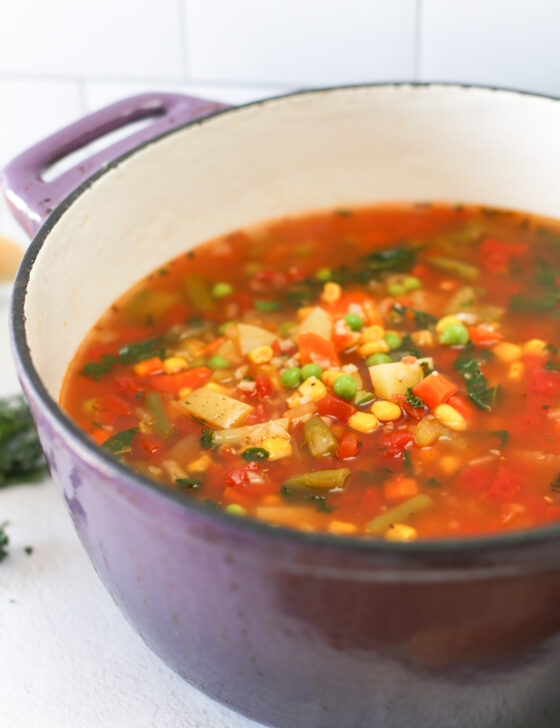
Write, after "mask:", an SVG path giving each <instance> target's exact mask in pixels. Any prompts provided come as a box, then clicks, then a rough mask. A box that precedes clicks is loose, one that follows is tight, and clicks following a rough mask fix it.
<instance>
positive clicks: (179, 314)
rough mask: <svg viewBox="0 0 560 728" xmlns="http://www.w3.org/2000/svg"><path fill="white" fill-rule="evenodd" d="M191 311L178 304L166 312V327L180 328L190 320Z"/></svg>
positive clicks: (182, 304)
mask: <svg viewBox="0 0 560 728" xmlns="http://www.w3.org/2000/svg"><path fill="white" fill-rule="evenodd" d="M190 312H191V309H190V308H189V307H188V306H186V305H185V304H184V303H176V304H175V305H174V306H170V307H169V308H168V309H167V311H166V312H165V326H167V327H169V326H180V325H181V324H184V323H185V321H186V320H187V319H188V318H189V314H190Z"/></svg>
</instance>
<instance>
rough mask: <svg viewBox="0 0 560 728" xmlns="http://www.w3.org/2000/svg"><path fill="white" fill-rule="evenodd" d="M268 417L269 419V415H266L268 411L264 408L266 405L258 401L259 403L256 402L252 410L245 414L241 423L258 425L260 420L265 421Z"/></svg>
mask: <svg viewBox="0 0 560 728" xmlns="http://www.w3.org/2000/svg"><path fill="white" fill-rule="evenodd" d="M268 419H269V416H268V412H267V409H266V405H265V404H264V403H263V402H259V404H257V405H256V406H255V407H253V411H252V412H250V413H249V414H248V415H247V417H246V418H245V420H244V422H243V424H244V425H258V424H260V423H261V422H266V421H267V420H268Z"/></svg>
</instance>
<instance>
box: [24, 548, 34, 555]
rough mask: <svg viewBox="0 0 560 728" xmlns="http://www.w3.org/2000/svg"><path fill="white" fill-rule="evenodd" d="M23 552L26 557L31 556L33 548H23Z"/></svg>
mask: <svg viewBox="0 0 560 728" xmlns="http://www.w3.org/2000/svg"><path fill="white" fill-rule="evenodd" d="M23 550H24V552H25V553H26V554H27V556H31V554H32V553H33V546H24V548H23Z"/></svg>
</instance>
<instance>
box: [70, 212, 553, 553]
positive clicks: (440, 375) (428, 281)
mask: <svg viewBox="0 0 560 728" xmlns="http://www.w3.org/2000/svg"><path fill="white" fill-rule="evenodd" d="M559 323H560V227H559V226H558V225H556V224H555V223H553V222H551V221H544V220H540V219H538V218H535V217H529V216H527V215H523V214H520V213H516V212H508V211H502V210H495V209H488V208H482V207H468V206H462V205H455V206H451V205H443V204H418V205H407V206H404V205H403V206H400V205H399V206H396V205H391V206H389V205H383V206H381V205H377V206H370V207H364V208H356V209H347V210H346V209H338V210H331V211H327V212H321V213H315V214H308V215H304V216H300V217H295V218H287V219H282V220H276V221H273V222H270V223H268V224H265V225H260V226H258V227H254V228H251V229H247V230H241V231H236V232H234V233H232V234H230V235H225V236H223V237H220V238H219V239H216V240H212V241H210V242H208V243H205V244H204V245H201V246H199V247H197V248H196V249H195V250H192V251H190V252H188V253H186V254H184V255H182V256H180V257H178V258H176V259H175V260H173V261H171V262H169V263H167V264H166V265H165V266H164V267H162V268H160V269H159V270H156V271H154V272H153V273H152V274H151V275H149V276H148V277H147V278H145V279H144V280H142V281H141V282H140V283H139V284H137V285H136V286H135V287H134V288H133V289H132V290H131V291H129V292H128V293H126V294H125V295H124V296H123V297H122V298H121V299H120V300H119V301H117V302H116V303H115V305H113V306H112V307H111V308H110V310H109V311H107V312H106V313H105V314H104V316H103V317H102V318H101V320H100V321H99V322H98V323H97V325H96V326H95V327H94V329H93V330H92V331H91V332H90V334H89V335H88V336H87V338H86V340H85V342H84V343H83V345H82V346H81V348H80V350H79V352H78V354H77V356H76V358H75V360H74V361H73V363H72V365H71V366H70V369H69V371H68V374H67V377H66V380H65V383H64V387H63V391H62V395H61V402H62V406H63V408H64V409H65V410H66V411H67V412H68V413H69V414H70V416H71V417H72V418H73V419H74V420H75V421H76V422H77V423H78V425H79V426H80V427H81V428H82V429H83V430H85V431H86V432H87V433H88V434H89V435H90V437H92V438H93V439H94V440H95V441H96V442H97V443H98V444H99V445H100V446H102V447H104V448H105V449H106V450H108V451H109V452H111V453H112V454H113V455H114V456H115V457H118V458H121V459H122V460H123V461H124V462H125V463H127V464H128V465H129V466H130V467H131V468H132V469H134V470H135V471H137V472H140V473H143V474H145V475H147V476H149V477H151V478H153V479H155V480H156V481H158V482H159V483H160V484H161V486H162V487H164V488H170V489H174V490H176V491H177V492H178V493H180V494H181V495H182V496H183V497H184V498H185V499H189V498H194V499H196V500H198V501H200V502H201V503H203V504H204V505H206V506H207V507H209V508H216V509H223V510H225V511H227V512H228V513H232V514H236V515H239V516H245V515H246V516H250V517H254V518H257V519H260V520H262V521H266V522H267V523H269V524H271V525H276V526H287V527H292V528H296V529H300V530H304V531H325V532H329V533H332V534H340V535H345V536H357V537H361V538H384V539H387V540H390V541H411V540H414V539H426V538H444V537H464V536H474V535H480V534H489V533H500V532H505V531H510V530H514V529H523V528H528V527H533V526H538V525H543V524H547V523H550V522H553V521H556V520H558V519H560V448H559V443H560V356H559V355H558V347H560V329H559Z"/></svg>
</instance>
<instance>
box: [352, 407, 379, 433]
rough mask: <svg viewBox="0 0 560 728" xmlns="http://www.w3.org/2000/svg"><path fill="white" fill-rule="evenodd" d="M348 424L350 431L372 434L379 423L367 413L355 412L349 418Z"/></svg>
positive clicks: (373, 416)
mask: <svg viewBox="0 0 560 728" xmlns="http://www.w3.org/2000/svg"><path fill="white" fill-rule="evenodd" d="M348 424H349V425H350V427H351V428H352V429H354V430H358V432H364V433H368V432H373V431H374V430H375V428H376V427H377V425H378V424H379V422H378V421H377V417H376V416H375V415H370V414H368V413H367V412H356V414H354V415H352V417H350V419H349V420H348Z"/></svg>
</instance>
